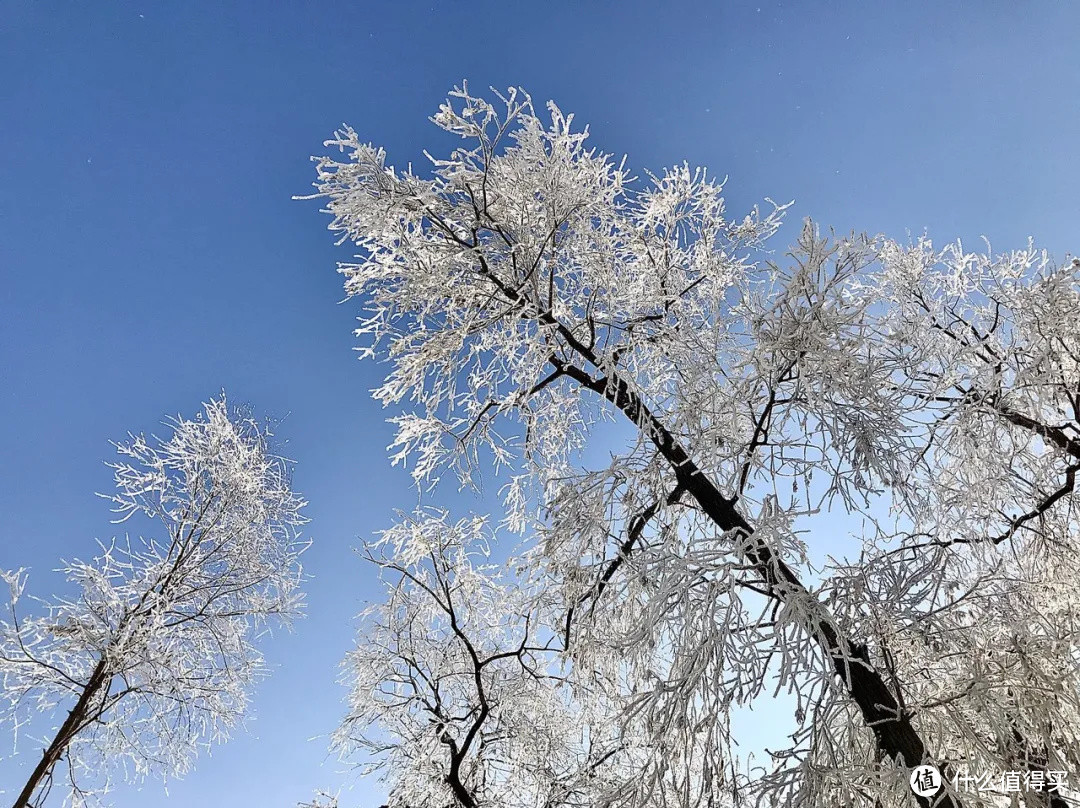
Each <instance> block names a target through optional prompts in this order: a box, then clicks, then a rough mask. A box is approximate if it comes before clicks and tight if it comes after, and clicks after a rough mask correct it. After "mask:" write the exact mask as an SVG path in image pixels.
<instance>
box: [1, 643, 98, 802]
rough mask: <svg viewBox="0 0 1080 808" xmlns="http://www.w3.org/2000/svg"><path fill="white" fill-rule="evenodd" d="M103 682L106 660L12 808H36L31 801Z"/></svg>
mask: <svg viewBox="0 0 1080 808" xmlns="http://www.w3.org/2000/svg"><path fill="white" fill-rule="evenodd" d="M105 681H106V676H105V659H104V657H102V659H101V660H100V661H99V662H98V664H97V667H95V668H94V672H93V673H91V674H90V679H89V680H88V681H87V683H86V686H85V687H84V688H83V691H82V693H81V694H79V700H78V701H77V702H75V706H74V707H72V708H71V712H69V713H68V715H67V718H66V719H64V723H63V724H61V725H60V729H58V730H57V731H56V735H55V736H54V737H53V740H52V743H50V744H49V746H48V748H47V749H45V750H44V751H43V752H42V754H41V760H40V761H38V764H37V766H36V767H35V768H34V771H33V772H31V773H30V778H29V779H28V780H27V781H26V785H25V786H23V790H22V791H21V792H19V796H18V797H16V799H15V804H14V805H13V806H12V808H32V807H33V808H37V806H35V804H34V803H32V802H31V801H30V800H31V799H32V798H33V796H34V794H35V793H36V792H37V790H38V789H39V788H40V787H41V786H42V785H43V784H44V783H46V782H47V781H48V778H49V777H50V776H51V775H52V770H53V769H54V768H55V767H56V764H57V763H58V762H59V761H60V758H62V757H63V756H64V752H65V751H66V750H67V748H68V746H69V745H70V744H71V741H72V739H73V738H74V737H75V736H76V735H77V734H78V732H79V730H80V729H81V728H82V725H83V721H85V720H86V716H87V715H88V714H89V711H90V702H91V701H92V700H93V698H94V696H96V695H97V694H98V693H99V692H100V691H101V686H102V685H103V684H104V683H105ZM38 805H40V803H38Z"/></svg>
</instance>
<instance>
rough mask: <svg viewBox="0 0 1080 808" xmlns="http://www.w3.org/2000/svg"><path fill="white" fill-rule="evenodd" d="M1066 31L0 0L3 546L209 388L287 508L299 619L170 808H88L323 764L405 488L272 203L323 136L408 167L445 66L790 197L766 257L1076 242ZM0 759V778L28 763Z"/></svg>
mask: <svg viewBox="0 0 1080 808" xmlns="http://www.w3.org/2000/svg"><path fill="white" fill-rule="evenodd" d="M1021 6H1022V10H1020V9H1021ZM1078 34H1080V5H1077V4H1073V3H1067V2H1060V3H1038V2H1026V3H1023V4H1018V3H1014V2H1002V3H996V2H984V3H957V2H942V1H940V0H939V1H938V2H931V3H918V2H906V3H890V4H885V3H879V2H850V3H838V2H803V3H790V4H781V3H775V2H766V0H758V2H749V3H741V2H739V3H705V2H699V3H682V2H664V3H653V2H637V1H636V0H634V1H632V2H631V1H627V2H586V1H584V0H583V2H578V3H571V2H555V0H548V1H547V2H542V3H515V2H507V0H502V2H490V1H489V0H474V1H473V2H468V3H464V2H461V3H459V2H448V1H447V2H437V3H435V4H434V5H433V4H432V3H431V2H430V0H429V2H425V3H414V2H272V3H268V2H229V1H226V2H220V3H210V2H184V3H179V2H173V3H164V2H149V0H145V1H144V2H129V1H128V0H118V1H117V2H108V3H105V2H97V3H79V4H75V3H57V2H45V1H44V0H39V1H38V2H28V1H17V2H16V1H9V0H0V110H2V112H0V116H2V122H0V424H2V425H3V426H0V461H2V462H0V567H2V568H11V567H20V566H25V567H29V568H31V571H32V572H31V579H30V581H31V589H32V590H33V591H34V593H35V594H38V595H43V596H47V595H48V594H49V593H50V592H53V591H55V590H56V589H57V588H58V586H59V585H60V583H61V582H60V581H59V580H58V576H56V575H55V573H53V572H51V570H52V569H53V568H54V567H55V566H56V563H57V560H58V559H59V558H61V557H65V556H66V557H70V556H75V555H83V556H88V555H90V554H91V553H92V551H93V539H94V538H95V537H101V538H107V537H108V536H110V535H112V533H113V531H114V530H115V528H113V527H112V526H110V525H109V521H108V520H109V516H110V515H109V513H108V511H107V508H106V504H105V503H104V502H103V501H102V500H100V499H98V498H96V497H95V496H94V492H95V491H108V490H109V489H110V485H111V481H110V477H109V472H108V470H107V469H106V468H105V467H104V466H103V465H102V460H104V459H107V458H108V457H109V453H110V447H109V444H108V441H109V440H117V439H121V438H122V437H123V436H124V435H125V433H126V432H127V431H128V430H132V431H141V430H146V431H150V430H153V429H154V428H155V426H156V425H157V424H158V423H159V422H160V420H161V418H162V417H163V416H164V415H166V414H169V413H176V412H178V411H179V412H182V413H184V414H185V415H189V416H190V415H193V414H194V413H195V412H196V411H197V410H198V408H199V405H200V402H202V401H204V400H205V399H206V398H208V397H209V396H212V395H214V394H215V393H216V392H217V391H218V390H220V389H221V388H222V387H224V388H225V389H226V390H227V391H228V393H229V396H230V398H231V399H232V400H233V401H235V402H237V403H243V402H249V403H251V404H252V405H254V406H255V407H256V410H257V412H258V413H259V414H262V415H269V416H273V417H279V418H281V417H284V418H285V420H284V422H283V423H282V425H281V427H280V429H279V434H280V435H281V437H283V438H286V439H288V441H289V443H288V446H287V447H286V453H287V454H288V455H290V456H291V457H292V458H293V459H295V460H296V461H297V466H296V473H295V486H296V488H297V489H298V490H300V491H301V492H303V493H304V494H305V495H306V496H307V497H308V498H309V500H310V502H311V506H310V509H309V515H310V516H311V517H312V522H311V524H310V526H309V531H308V532H309V534H310V536H311V537H312V538H313V539H314V540H315V544H314V546H313V547H312V549H311V550H310V552H309V554H308V555H307V556H306V565H307V569H308V571H309V572H310V573H311V575H312V576H313V579H312V581H311V582H310V584H309V586H308V590H309V597H308V603H309V606H308V611H309V617H308V618H307V619H306V620H304V621H302V622H300V623H299V624H298V625H297V627H296V630H295V631H294V632H293V633H292V634H290V635H281V636H275V637H274V638H273V639H272V640H271V641H270V642H268V643H267V644H266V646H265V650H266V653H267V656H268V658H269V660H270V661H271V662H272V663H273V664H274V665H275V666H276V667H277V669H276V672H275V674H274V676H273V677H272V678H271V679H270V680H268V681H267V682H266V683H265V684H264V685H263V686H262V687H260V689H259V691H258V693H257V696H256V699H255V710H256V714H257V718H256V720H255V721H253V722H252V724H251V726H250V729H249V731H247V732H243V733H240V734H239V735H238V737H237V738H236V739H235V740H234V741H233V742H232V743H230V744H228V745H226V746H224V747H220V748H219V749H217V750H216V751H215V752H214V754H213V756H212V757H210V758H204V759H202V760H201V761H200V762H199V763H198V765H197V767H196V770H195V772H194V773H193V774H192V775H190V776H188V777H187V778H185V779H184V780H182V781H179V782H174V783H173V784H172V785H171V786H170V797H169V798H168V800H166V799H165V798H164V792H163V791H162V789H161V786H160V785H159V784H155V783H149V784H147V785H145V786H143V788H142V791H138V790H136V789H134V788H129V787H121V788H120V789H119V790H118V791H117V792H116V795H115V798H114V799H113V800H112V804H114V805H115V806H118V808H134V806H154V805H159V804H161V805H168V806H177V807H178V808H216V807H217V806H222V807H224V806H248V805H251V806H256V805H257V806H260V808H271V806H281V808H289V807H290V806H293V805H295V803H296V802H297V800H300V799H302V798H305V797H307V796H309V795H310V794H311V792H312V790H313V789H314V788H316V787H318V786H329V787H336V786H337V785H339V784H341V783H346V782H349V778H348V777H342V776H339V775H338V774H336V771H337V770H338V769H339V768H340V766H339V765H338V764H337V763H335V762H334V761H333V760H330V759H328V758H327V756H326V752H325V749H326V743H325V739H323V738H319V737H316V738H315V740H309V739H311V738H313V737H315V736H320V735H325V733H327V732H329V731H330V730H332V729H333V727H334V726H335V725H336V723H337V721H338V719H339V718H340V715H341V712H342V709H343V708H342V706H341V698H342V695H343V692H342V690H341V689H340V688H339V687H338V686H337V685H336V684H335V678H336V675H337V674H336V665H337V663H338V661H339V660H340V658H341V656H342V654H343V653H344V651H345V650H346V648H347V647H348V646H349V644H350V641H351V636H352V632H353V621H352V616H353V615H354V614H355V613H356V612H357V611H358V610H359V609H360V608H361V603H362V601H363V599H364V598H366V597H370V596H373V595H375V594H376V592H377V590H376V589H375V587H374V579H373V576H372V574H371V571H370V570H369V569H366V568H365V567H364V565H363V564H362V563H361V561H360V560H359V559H358V558H357V557H356V556H355V554H353V553H352V551H351V548H352V547H354V546H356V545H357V544H358V541H359V538H360V537H367V536H370V535H371V534H372V532H373V531H375V530H378V529H380V528H384V527H387V526H388V525H389V524H390V522H391V520H392V518H393V509H394V508H409V507H411V506H412V504H413V503H414V502H415V498H416V495H415V491H413V490H412V489H411V487H410V481H409V478H408V476H407V473H406V472H404V471H402V470H400V469H393V470H392V469H390V466H389V463H388V461H387V460H386V455H385V447H386V445H387V444H388V443H389V442H390V439H391V429H390V427H389V426H388V425H387V424H386V423H385V422H384V419H385V417H386V415H387V413H385V412H383V411H382V410H381V409H380V408H379V407H377V406H376V405H375V404H374V403H373V402H372V401H371V400H370V398H369V396H368V392H367V391H368V390H370V389H371V388H372V387H373V386H374V385H375V383H376V379H377V375H378V373H379V368H378V367H377V366H375V365H372V364H360V363H358V362H357V361H356V358H355V356H354V354H353V353H352V350H351V349H352V347H353V345H354V342H353V338H352V336H351V329H352V326H353V318H354V317H355V315H356V313H357V307H356V305H355V303H346V304H343V305H338V301H340V300H341V298H342V297H343V294H342V291H341V279H340V277H339V276H338V275H337V274H336V273H335V272H334V268H335V261H336V260H343V259H347V258H348V256H349V255H350V252H349V250H348V248H347V246H343V247H340V248H337V247H334V245H333V241H334V239H333V238H332V237H331V235H330V234H329V233H328V232H327V231H326V229H325V228H326V225H327V223H328V217H326V216H325V215H320V214H319V213H318V212H317V211H318V207H319V205H318V204H317V203H314V202H296V201H291V200H290V197H291V196H292V195H294V194H303V193H306V192H308V190H309V188H310V183H311V182H312V180H313V178H314V171H313V167H312V165H311V163H310V162H309V160H308V157H309V155H312V154H321V153H323V147H322V146H321V142H322V140H323V139H325V138H326V137H329V136H330V135H331V133H332V132H333V130H334V129H335V127H337V126H338V125H339V124H340V123H342V122H348V123H349V124H351V125H352V126H354V127H355V128H356V129H357V130H358V131H359V132H360V134H361V136H362V137H363V138H365V139H370V140H372V141H374V142H375V143H377V144H380V145H383V146H385V147H386V148H387V151H388V153H389V159H390V162H392V163H395V164H398V165H403V164H405V163H406V162H408V161H410V160H412V161H414V162H415V163H416V164H417V165H418V166H419V165H421V164H422V162H423V158H422V155H421V149H423V148H424V147H425V146H430V145H431V144H433V143H435V144H443V143H444V142H445V141H444V140H442V139H441V138H439V137H438V134H437V132H436V130H435V128H434V127H433V125H432V124H430V123H428V122H427V120H426V119H427V116H429V115H430V114H432V113H433V112H434V111H435V109H436V108H437V106H438V104H439V102H440V100H442V98H443V97H444V95H445V93H446V91H447V90H449V89H450V88H451V87H452V86H453V85H454V84H456V83H459V82H460V81H461V79H462V78H466V79H468V80H469V82H470V85H471V87H472V88H473V89H474V90H477V89H480V88H483V87H486V86H488V85H490V84H494V85H496V86H500V87H506V86H507V85H510V84H516V85H521V86H523V87H525V88H526V89H527V90H528V91H529V92H530V93H531V94H532V95H533V97H534V99H536V100H537V101H540V102H542V101H544V100H546V99H548V98H553V99H555V100H556V101H557V102H558V103H559V105H560V106H561V107H562V108H563V110H564V111H567V112H574V113H576V115H577V118H576V120H577V121H578V122H580V123H586V122H587V123H590V124H591V131H592V134H593V142H594V144H595V145H597V146H599V147H600V148H601V149H603V150H605V151H611V152H616V153H618V154H620V155H621V154H623V153H627V154H628V155H629V160H628V165H629V166H632V167H634V168H635V169H636V172H637V173H639V174H641V173H642V172H641V169H644V168H651V169H654V170H661V169H662V168H663V167H664V166H667V165H671V164H674V163H676V162H681V161H683V160H684V159H685V160H688V161H689V162H691V163H692V164H701V165H705V166H708V167H709V168H710V169H711V171H712V172H713V173H714V174H719V175H720V176H723V175H728V176H729V178H730V179H729V183H728V186H727V190H728V192H727V197H728V201H729V209H730V210H731V211H732V212H733V213H738V214H740V215H741V213H742V212H743V211H744V210H745V209H746V208H748V207H749V206H750V205H752V204H754V203H755V202H757V201H760V200H761V199H762V198H763V197H765V196H769V197H771V198H773V199H775V200H776V201H778V202H786V201H789V200H795V201H796V204H795V206H794V207H793V209H792V211H791V218H790V219H789V223H788V225H787V226H786V227H785V228H784V229H783V230H782V231H781V233H780V235H779V236H778V237H777V238H778V241H777V246H778V247H779V246H782V245H783V244H784V243H786V242H788V241H790V240H791V239H792V238H793V237H794V235H795V234H796V233H797V228H798V222H799V220H800V219H801V218H802V217H804V216H812V217H813V218H815V219H816V220H817V221H819V222H821V223H822V224H823V225H831V226H833V227H835V228H836V229H837V230H839V231H843V232H846V231H849V230H853V229H854V230H869V231H873V232H884V233H886V234H888V235H891V236H895V237H901V238H903V237H904V236H905V234H906V233H908V232H911V233H913V234H915V235H918V234H920V233H922V232H923V231H924V230H927V231H928V232H929V234H930V235H931V236H932V237H933V238H934V239H935V240H936V241H938V242H945V241H949V240H952V239H955V238H957V237H962V238H963V239H964V240H965V241H971V242H972V246H976V245H975V239H977V237H979V236H980V235H986V236H988V237H989V238H990V239H991V242H992V244H993V246H994V248H995V249H997V250H1006V249H1011V248H1014V247H1021V246H1023V245H1024V244H1025V243H1026V239H1027V238H1028V236H1033V237H1035V239H1036V242H1037V243H1038V244H1039V245H1040V246H1044V247H1046V248H1048V249H1050V250H1051V251H1052V252H1054V253H1056V254H1057V255H1059V256H1061V255H1063V254H1064V253H1065V252H1066V251H1069V250H1072V251H1074V252H1080V247H1078V244H1077V235H1076V231H1075V227H1076V224H1077V222H1080V157H1078V154H1077V147H1076V143H1077V142H1078V135H1077V133H1078V132H1080V66H1078V65H1080V57H1078V55H1077V49H1076V45H1077V42H1078V41H1080V37H1078ZM1069 143H1072V144H1073V146H1069ZM9 748H10V745H9V744H8V743H7V742H6V741H4V746H3V748H2V751H0V755H3V756H6V757H9V759H7V760H5V761H0V789H2V788H10V787H11V786H12V785H13V784H15V783H16V782H18V783H20V784H21V782H22V780H20V779H19V778H20V776H22V777H23V778H25V773H26V770H27V769H28V768H29V766H31V765H32V763H31V762H30V759H29V758H28V756H26V755H24V756H21V757H16V758H14V759H10V756H8V755H7V750H8V749H9ZM23 749H24V751H25V752H27V753H32V752H33V751H34V750H33V748H32V747H31V746H30V745H27V746H25V747H23ZM377 794H378V792H377V790H373V787H372V786H370V785H364V784H361V785H358V786H356V788H354V789H353V791H352V793H351V794H350V795H349V796H348V797H347V798H346V804H347V805H354V804H355V805H374V804H377V803H376V802H375V796H376V795H377ZM59 802H60V800H59V799H56V800H54V801H53V802H51V803H50V804H57V805H58V804H59Z"/></svg>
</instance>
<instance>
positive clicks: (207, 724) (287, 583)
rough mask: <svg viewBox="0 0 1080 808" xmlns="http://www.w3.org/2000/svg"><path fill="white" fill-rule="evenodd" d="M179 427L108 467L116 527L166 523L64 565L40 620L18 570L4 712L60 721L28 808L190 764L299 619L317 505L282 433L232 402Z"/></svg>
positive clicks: (143, 440) (221, 402)
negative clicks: (61, 593) (264, 645)
mask: <svg viewBox="0 0 1080 808" xmlns="http://www.w3.org/2000/svg"><path fill="white" fill-rule="evenodd" d="M170 426H171V428H172V434H171V435H169V437H168V438H167V439H159V438H156V437H150V438H147V437H144V436H141V435H140V436H131V437H130V440H128V441H127V442H124V443H118V444H116V448H117V451H118V453H119V455H120V460H119V461H118V462H116V463H110V464H109V465H110V467H111V468H112V469H113V471H114V477H115V481H116V487H117V490H116V493H115V494H112V495H110V496H109V497H108V499H110V500H111V502H112V503H113V505H114V511H115V512H116V513H118V514H119V515H120V516H119V519H118V521H127V520H129V519H132V518H133V517H135V522H136V523H138V522H141V523H143V524H141V525H140V527H146V528H147V529H148V531H152V532H148V533H147V534H146V535H145V536H144V537H142V538H139V539H131V538H125V539H122V540H121V539H113V540H112V541H111V542H109V543H107V544H100V552H99V554H98V555H97V556H96V557H94V558H93V559H92V560H90V561H79V560H74V561H69V562H65V563H64V564H63V566H62V567H61V571H62V572H63V573H64V574H65V575H66V576H67V579H68V581H69V582H70V584H71V585H72V587H73V590H74V591H73V594H72V595H70V596H68V597H62V598H57V599H55V600H53V601H51V602H46V601H40V607H39V608H35V609H33V610H31V613H30V614H22V613H21V610H20V609H19V603H18V601H19V598H20V596H21V595H22V593H23V591H24V588H25V585H26V574H25V572H24V571H22V570H18V571H14V572H9V573H5V575H4V578H5V580H6V581H7V583H8V585H9V586H10V589H11V600H10V609H9V612H8V616H7V618H6V619H5V620H3V621H0V698H2V700H3V705H4V707H5V708H6V710H5V713H4V716H3V717H4V719H5V720H6V721H7V722H8V723H9V725H10V726H11V727H12V728H14V729H17V728H18V727H19V726H20V723H21V722H23V721H26V720H27V719H28V718H29V716H30V715H32V714H34V713H41V712H43V713H47V714H56V715H58V716H60V715H62V718H58V720H59V723H58V725H57V726H55V727H54V729H53V731H52V734H51V736H50V737H48V738H46V739H45V748H44V749H43V751H42V754H41V757H40V760H38V762H37V764H36V765H35V766H34V768H33V769H32V770H31V771H29V772H28V775H27V779H26V782H25V785H22V786H18V787H17V788H18V791H17V794H18V796H17V797H16V798H15V803H14V804H15V806H16V808H23V807H24V806H40V805H42V804H44V802H45V800H46V798H47V797H48V796H49V794H50V793H51V792H52V791H53V790H54V789H55V788H56V786H59V787H60V790H62V791H64V792H67V793H68V795H69V797H70V799H72V800H73V801H74V803H75V804H76V805H81V804H84V803H85V802H86V801H87V800H88V798H90V797H92V796H93V795H97V794H101V793H103V792H104V791H105V790H106V789H107V788H108V785H109V779H110V777H109V775H110V774H111V773H114V772H119V773H121V774H123V775H124V776H126V777H129V778H130V777H141V776H144V775H146V774H149V773H157V774H160V775H162V776H169V775H176V774H182V773H184V772H185V771H187V770H188V768H189V767H190V765H191V763H192V761H193V758H194V756H195V755H196V754H197V752H198V750H199V749H200V748H201V747H204V746H207V745H209V744H211V743H214V742H220V741H223V740H224V739H225V738H226V737H227V735H228V733H229V731H230V730H231V729H232V728H234V727H235V726H237V724H238V722H240V721H241V720H242V719H243V717H244V715H245V713H246V711H247V707H248V694H249V692H250V690H251V686H252V684H253V682H254V681H255V680H256V679H257V678H258V677H259V676H260V675H261V674H262V673H263V671H264V665H263V661H262V657H261V655H260V653H259V651H258V650H257V648H256V644H255V642H256V639H257V637H258V636H259V635H260V634H261V633H262V632H263V631H265V630H266V629H268V628H270V627H271V626H272V624H273V623H275V622H277V623H285V624H287V623H288V621H289V620H290V619H291V618H292V617H294V616H296V615H297V613H298V608H299V606H300V592H299V584H300V581H301V568H300V563H299V561H300V559H299V557H300V554H301V552H302V551H303V549H304V547H305V545H304V544H303V543H301V542H300V540H299V537H298V529H299V527H300V526H301V525H302V524H303V523H304V522H305V521H306V520H305V519H304V517H303V516H302V514H301V510H302V508H303V506H304V504H305V503H304V501H303V500H302V499H301V498H300V497H298V496H297V495H296V494H295V493H293V492H292V490H291V488H290V484H289V479H288V475H287V469H286V467H285V465H284V462H283V461H282V460H280V459H279V458H277V457H275V456H273V455H272V454H271V453H270V447H269V443H268V439H269V438H270V436H271V435H270V432H269V431H268V430H266V429H265V428H263V427H261V426H260V425H259V424H257V423H256V422H255V421H253V420H251V419H250V418H249V417H245V416H242V415H240V414H238V413H235V412H230V410H229V408H228V407H227V404H226V401H225V398H224V396H222V397H220V398H217V399H213V400H211V401H209V402H208V403H207V404H206V405H205V408H204V411H203V412H202V413H200V414H199V415H198V416H197V417H196V418H194V419H192V420H186V419H184V418H179V417H178V418H177V419H175V420H172V421H171V422H170Z"/></svg>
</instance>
